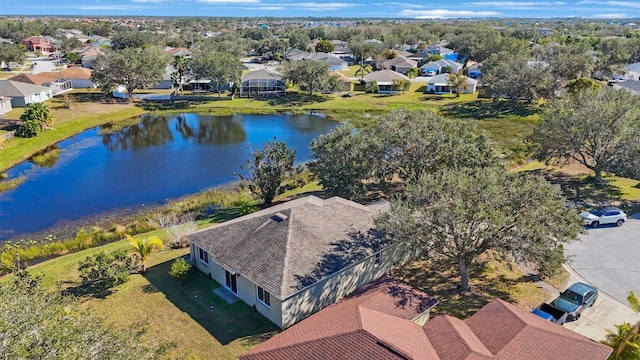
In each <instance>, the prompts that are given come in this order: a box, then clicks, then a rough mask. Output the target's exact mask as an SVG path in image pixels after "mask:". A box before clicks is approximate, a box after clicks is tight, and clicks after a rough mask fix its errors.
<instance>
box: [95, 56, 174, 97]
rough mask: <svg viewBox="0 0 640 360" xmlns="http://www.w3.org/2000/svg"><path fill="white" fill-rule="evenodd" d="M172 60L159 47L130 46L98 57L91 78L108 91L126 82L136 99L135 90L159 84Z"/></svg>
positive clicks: (129, 93) (131, 94) (130, 92)
mask: <svg viewBox="0 0 640 360" xmlns="http://www.w3.org/2000/svg"><path fill="white" fill-rule="evenodd" d="M168 63H169V57H168V55H167V54H166V53H165V52H164V51H162V49H160V48H158V47H155V46H150V47H145V48H135V47H127V48H124V49H122V50H116V51H109V52H108V53H106V54H105V55H100V56H98V58H97V59H96V61H95V62H94V64H93V69H94V70H93V72H92V74H91V79H92V80H93V81H94V82H95V83H96V84H98V85H99V86H100V87H101V88H103V89H104V90H107V91H109V90H111V89H113V88H115V87H116V86H118V85H122V86H124V87H125V88H126V89H127V96H128V97H129V99H132V98H133V92H134V91H135V90H137V89H144V88H147V87H150V86H154V85H157V84H159V83H160V82H161V81H162V76H163V75H164V73H165V71H166V68H167V64H168Z"/></svg>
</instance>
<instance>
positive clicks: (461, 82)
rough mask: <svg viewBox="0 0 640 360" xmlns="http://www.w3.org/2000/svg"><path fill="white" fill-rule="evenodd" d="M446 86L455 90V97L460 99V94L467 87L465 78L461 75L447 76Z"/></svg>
mask: <svg viewBox="0 0 640 360" xmlns="http://www.w3.org/2000/svg"><path fill="white" fill-rule="evenodd" d="M447 85H449V86H450V87H451V89H452V90H455V92H456V97H460V92H462V91H464V89H465V88H466V87H467V77H466V76H464V75H462V74H449V79H448V80H447Z"/></svg>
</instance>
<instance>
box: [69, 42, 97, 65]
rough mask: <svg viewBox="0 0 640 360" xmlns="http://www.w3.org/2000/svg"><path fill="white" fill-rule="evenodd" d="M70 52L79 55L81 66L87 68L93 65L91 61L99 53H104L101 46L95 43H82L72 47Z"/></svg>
mask: <svg viewBox="0 0 640 360" xmlns="http://www.w3.org/2000/svg"><path fill="white" fill-rule="evenodd" d="M72 52H74V53H76V54H78V55H79V56H80V61H81V62H82V67H84V68H87V69H89V68H91V66H93V62H94V61H95V60H96V58H97V57H98V56H99V55H104V51H103V50H102V48H100V46H98V45H95V44H84V45H82V46H80V47H79V48H77V49H74V50H73V51H72Z"/></svg>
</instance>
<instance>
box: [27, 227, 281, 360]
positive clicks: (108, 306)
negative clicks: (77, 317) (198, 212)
mask: <svg viewBox="0 0 640 360" xmlns="http://www.w3.org/2000/svg"><path fill="white" fill-rule="evenodd" d="M145 236H149V234H146V235H145ZM129 248H130V245H129V243H128V242H127V241H126V240H123V241H118V242H115V243H111V244H108V245H105V246H101V247H98V248H93V249H88V250H85V251H81V252H78V253H74V254H70V255H66V256H62V257H59V258H56V259H53V260H50V261H46V262H43V263H41V264H37V265H35V266H33V267H32V268H31V271H32V272H33V273H39V274H42V275H43V276H44V284H45V286H47V287H49V288H50V289H52V290H54V291H63V290H68V289H73V288H74V287H77V286H79V285H80V279H79V273H78V270H77V267H78V263H79V262H80V261H81V260H83V259H84V258H85V257H87V256H90V255H93V254H96V253H97V252H99V251H102V250H104V251H109V252H110V251H115V250H119V249H129ZM186 253H188V249H166V250H161V251H159V252H156V253H154V254H153V255H152V256H151V259H150V261H149V264H148V265H149V268H148V271H147V273H146V274H144V275H139V274H134V275H132V276H131V280H130V281H129V282H128V283H126V284H123V285H121V286H118V287H117V288H116V289H115V291H114V292H113V293H112V294H110V295H108V296H106V297H104V298H96V297H91V296H85V297H82V298H81V299H80V301H81V306H82V307H84V308H86V309H88V310H89V311H92V312H95V313H97V314H98V315H101V316H104V317H105V318H106V319H107V323H111V324H114V325H116V326H125V325H129V324H131V323H133V322H135V321H139V320H143V321H146V322H147V326H148V329H149V333H150V334H151V335H153V336H157V337H159V338H162V339H165V340H173V341H176V342H177V346H176V348H174V349H172V351H171V352H170V353H169V354H168V357H170V358H179V359H186V358H200V359H235V358H237V356H238V355H239V354H241V353H243V352H245V351H247V350H248V349H249V348H250V347H252V346H254V345H256V344H258V343H260V342H262V341H264V340H266V339H268V338H269V337H271V336H273V335H274V334H275V333H276V332H277V331H278V329H277V328H276V327H275V325H273V324H271V323H270V322H269V321H268V320H267V319H266V318H264V317H263V316H261V315H260V314H258V313H256V312H253V311H252V310H251V308H250V307H249V306H248V305H246V304H244V303H243V302H242V301H237V302H235V303H233V304H227V303H226V302H224V301H222V300H221V299H220V298H218V297H217V295H215V294H214V293H213V289H215V288H216V287H218V286H220V285H219V284H217V283H216V282H215V281H213V280H211V279H209V278H208V277H206V276H205V275H204V274H202V273H201V272H199V271H194V273H193V274H192V275H191V277H190V278H189V279H188V280H187V281H186V282H185V283H184V284H179V283H177V282H176V281H174V280H173V279H172V278H171V277H170V276H169V275H168V270H169V268H170V266H171V262H172V261H173V260H174V259H176V258H178V257H180V256H183V255H184V254H186Z"/></svg>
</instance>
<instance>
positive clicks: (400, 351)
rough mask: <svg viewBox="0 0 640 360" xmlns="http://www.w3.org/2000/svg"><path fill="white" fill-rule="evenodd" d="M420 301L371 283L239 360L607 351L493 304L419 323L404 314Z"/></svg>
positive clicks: (574, 355) (428, 359)
mask: <svg viewBox="0 0 640 360" xmlns="http://www.w3.org/2000/svg"><path fill="white" fill-rule="evenodd" d="M393 289H395V290H393ZM428 299H430V298H429V297H428V296H427V295H426V294H424V293H421V292H419V291H417V290H413V289H411V287H409V286H408V285H404V284H399V283H398V282H397V281H396V280H391V279H388V278H387V279H385V280H384V282H381V283H375V282H374V283H372V284H371V285H367V286H365V287H363V288H362V289H361V291H358V292H357V293H356V294H354V295H353V296H351V297H349V298H347V299H344V300H342V301H340V302H338V303H336V304H334V305H332V306H329V307H327V308H325V309H323V310H321V311H319V312H317V313H316V314H314V315H312V316H310V317H309V318H307V319H305V320H303V321H301V322H300V323H298V324H296V325H294V326H292V327H290V328H289V329H287V330H285V331H283V332H282V333H280V334H278V335H276V336H274V337H273V338H271V339H269V340H267V341H265V342H264V343H262V344H260V345H258V346H256V347H255V348H253V349H252V350H250V351H248V352H247V353H245V354H243V355H242V356H240V359H241V360H275V359H278V360H289V359H291V360H294V359H307V360H315V359H318V360H320V359H394V360H395V359H405V360H406V359H415V360H417V359H425V360H473V359H477V360H480V359H503V360H555V359H563V360H574V359H575V360H584V359H589V360H604V359H607V357H608V356H609V354H611V352H612V349H611V348H609V347H607V346H605V345H602V344H599V343H597V342H594V341H592V340H590V339H588V338H586V337H584V336H582V335H579V334H576V333H574V332H573V331H571V330H568V329H565V328H563V327H562V326H559V325H556V324H554V323H551V322H548V321H545V320H544V319H542V318H539V317H537V316H535V315H533V314H531V313H529V312H527V311H524V310H521V309H519V308H517V307H515V306H514V305H511V304H509V303H508V302H505V301H503V300H500V299H495V300H493V301H492V302H490V303H489V304H487V305H485V306H484V307H483V308H482V309H480V310H479V311H478V312H476V313H475V314H474V315H473V316H471V317H470V318H469V319H467V320H464V321H463V320H460V319H458V318H455V317H453V316H450V315H446V314H439V315H436V316H434V317H433V318H432V319H430V320H428V322H427V323H426V324H424V325H422V324H421V323H420V322H419V321H415V319H412V317H413V316H414V315H415V314H416V313H417V312H419V311H420V310H416V308H419V305H418V304H425V306H426V307H429V306H433V305H432V304H435V303H436V302H434V301H435V300H428ZM418 319H420V318H418ZM422 319H424V317H423V318H422ZM411 320H414V321H411Z"/></svg>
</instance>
